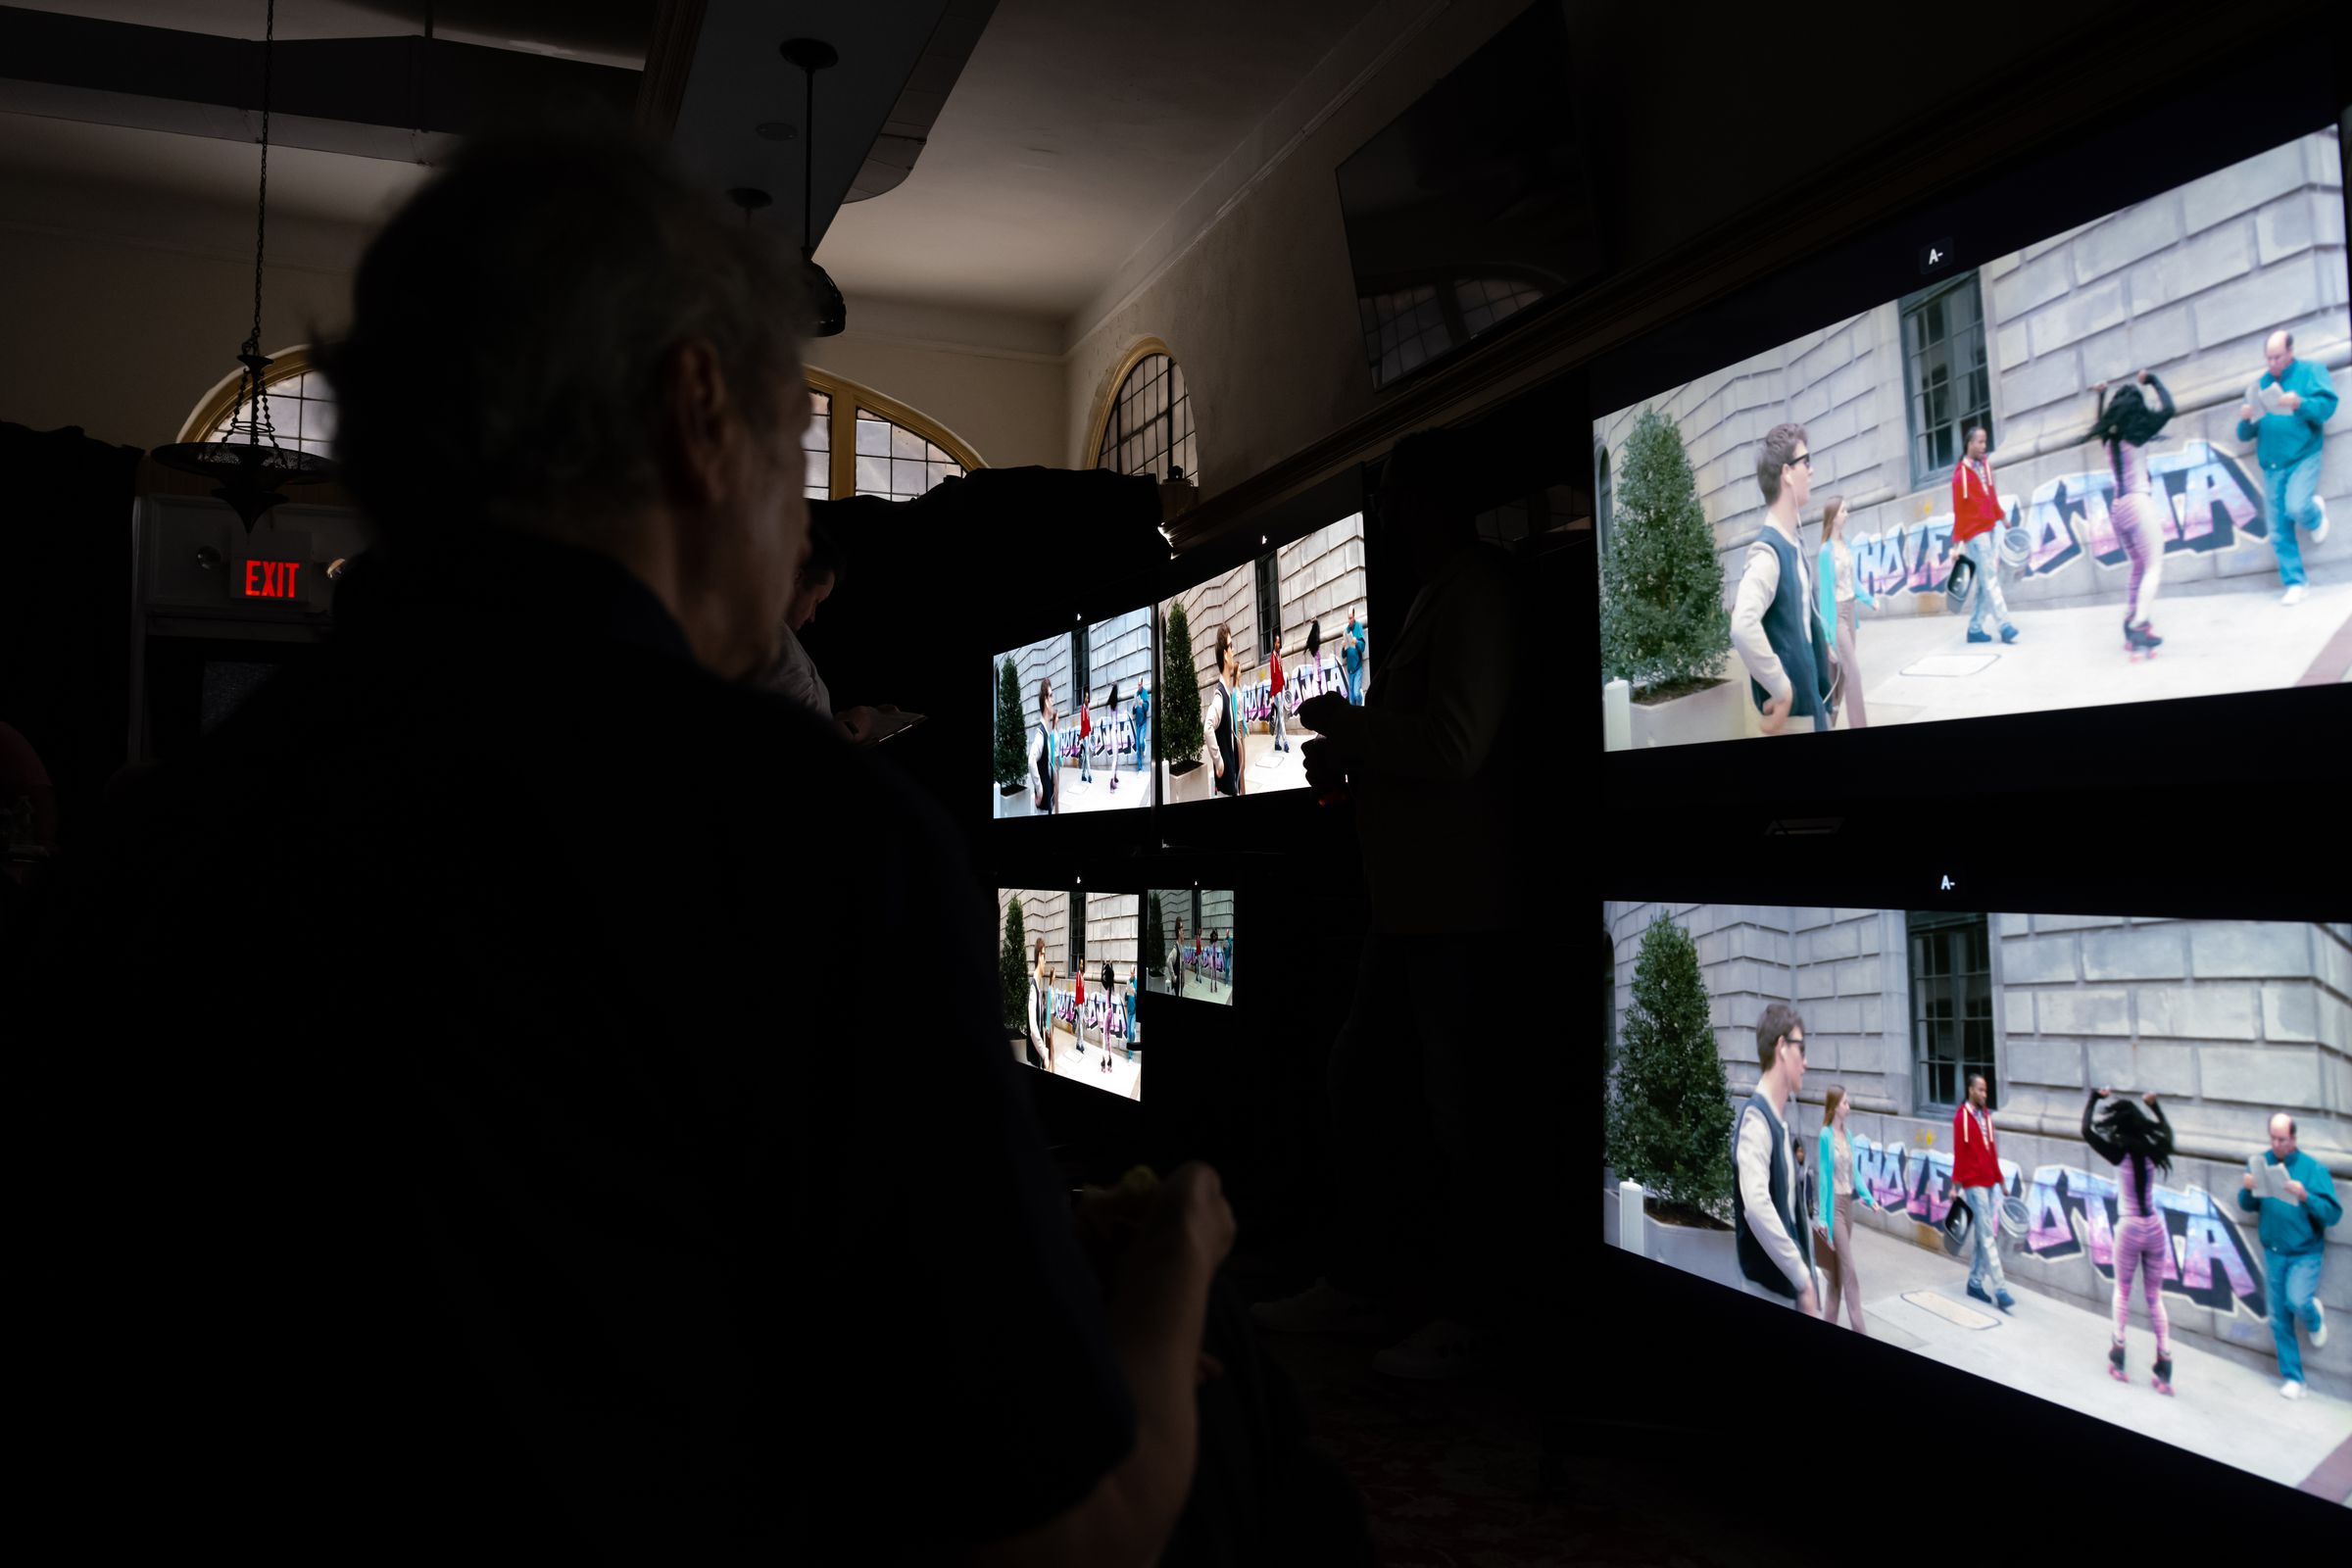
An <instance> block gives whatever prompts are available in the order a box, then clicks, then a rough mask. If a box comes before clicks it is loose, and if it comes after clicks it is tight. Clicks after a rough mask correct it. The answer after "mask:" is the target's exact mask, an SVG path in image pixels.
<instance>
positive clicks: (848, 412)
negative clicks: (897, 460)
mask: <svg viewBox="0 0 2352 1568" xmlns="http://www.w3.org/2000/svg"><path fill="white" fill-rule="evenodd" d="M831 417H832V420H833V444H832V451H831V452H829V453H828V454H827V457H828V458H829V459H830V460H831V461H830V462H829V463H828V464H827V465H826V467H827V470H828V471H827V473H826V483H827V485H828V487H829V488H830V489H831V491H832V493H833V499H834V500H836V501H846V500H848V499H849V498H850V497H851V496H854V495H856V494H857V493H858V400H857V399H856V398H854V397H851V396H849V395H848V394H847V393H846V392H835V393H834V394H833V410H832V415H831Z"/></svg>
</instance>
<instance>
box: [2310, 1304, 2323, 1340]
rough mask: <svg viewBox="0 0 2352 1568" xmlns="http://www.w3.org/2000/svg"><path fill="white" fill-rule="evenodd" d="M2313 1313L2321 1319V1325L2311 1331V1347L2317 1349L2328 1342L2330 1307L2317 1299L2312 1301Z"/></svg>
mask: <svg viewBox="0 0 2352 1568" xmlns="http://www.w3.org/2000/svg"><path fill="white" fill-rule="evenodd" d="M2311 1315H2312V1316H2313V1317H2316V1318H2318V1319H2319V1320H2320V1326H2319V1327H2318V1328H2316V1329H2313V1330H2312V1331H2311V1348H2313V1349H2315V1350H2316V1349H2318V1348H2320V1347H2321V1346H2323V1345H2326V1344H2327V1308H2326V1307H2324V1306H2322V1305H2321V1304H2320V1303H2319V1302H2318V1301H2316V1300H2315V1301H2313V1302H2312V1303H2311Z"/></svg>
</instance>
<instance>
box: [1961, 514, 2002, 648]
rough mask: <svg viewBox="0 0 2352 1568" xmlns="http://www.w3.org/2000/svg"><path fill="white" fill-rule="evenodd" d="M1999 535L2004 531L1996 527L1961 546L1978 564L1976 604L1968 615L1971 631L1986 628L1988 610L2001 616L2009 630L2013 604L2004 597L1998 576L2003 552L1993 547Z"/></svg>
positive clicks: (1974, 595)
mask: <svg viewBox="0 0 2352 1568" xmlns="http://www.w3.org/2000/svg"><path fill="white" fill-rule="evenodd" d="M1999 534H2000V529H1999V528H1998V527H1995V528H1994V529H1993V530H1992V532H1991V533H1981V534H1979V535H1977V536H1976V537H1975V538H1974V539H1971V540H1970V541H1969V542H1968V543H1967V544H1965V545H1963V546H1961V548H1962V549H1964V550H1966V551H1967V552H1968V559H1969V560H1971V561H1973V562H1975V563H1976V564H1977V586H1976V591H1975V592H1974V593H1973V594H1972V595H1971V596H1970V597H1971V598H1972V599H1973V600H1974V601H1975V602H1974V604H1973V605H1971V607H1970V609H1969V612H1968V629H1969V630H1970V631H1983V630H1984V629H1985V610H1986V609H1987V608H1989V609H1990V610H1991V611H1992V613H1994V614H1995V615H1998V616H1999V617H2000V621H2001V629H2002V630H2003V631H2007V630H2008V629H2009V601H2008V600H2007V599H2005V598H2003V597H2002V595H2001V583H2000V578H1999V577H1997V576H1996V575H1994V573H1996V572H1998V571H1999V570H2000V565H2001V555H2000V552H1999V551H1998V550H1997V549H1995V548H1994V546H1993V540H1994V539H1995V538H1996V537H1998V535H1999Z"/></svg>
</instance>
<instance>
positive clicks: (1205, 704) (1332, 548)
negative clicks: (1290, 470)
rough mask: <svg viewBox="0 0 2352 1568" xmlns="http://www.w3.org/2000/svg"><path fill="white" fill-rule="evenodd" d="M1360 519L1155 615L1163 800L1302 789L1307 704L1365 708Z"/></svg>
mask: <svg viewBox="0 0 2352 1568" xmlns="http://www.w3.org/2000/svg"><path fill="white" fill-rule="evenodd" d="M1369 609H1370V607H1369V603H1368V601H1366V599H1365V597H1364V518H1363V515H1362V514H1361V513H1353V514H1350V515H1348V516H1345V517H1342V518H1340V519H1339V520H1338V521H1336V522H1332V523H1328V524H1326V525H1325V526H1323V527H1320V528H1317V529H1315V530H1313V531H1312V532H1310V533H1308V534H1307V535H1305V536H1304V537H1303V538H1299V539H1294V540H1292V541H1291V542H1290V543H1288V544H1284V545H1278V546H1276V547H1274V548H1273V549H1271V550H1268V551H1267V552H1266V553H1265V554H1263V555H1261V556H1259V557H1258V558H1257V559H1256V560H1254V561H1252V562H1250V563H1249V564H1246V565H1240V566H1236V567H1234V568H1233V569H1232V570H1230V571H1224V572H1219V573H1218V574H1217V575H1215V576H1213V577H1210V578H1208V579H1206V580H1205V581H1202V582H1199V583H1196V584H1194V585H1193V586H1192V587H1191V588H1188V589H1186V590H1185V591H1184V592H1182V593H1180V594H1178V595H1176V596H1175V597H1174V598H1172V599H1168V600H1165V601H1163V602H1162V603H1161V605H1160V607H1159V615H1160V627H1159V631H1160V671H1161V680H1160V683H1159V695H1158V697H1157V698H1155V700H1154V711H1153V723H1154V724H1155V725H1156V726H1157V728H1158V738H1157V740H1156V742H1155V743H1154V744H1153V746H1152V752H1153V755H1154V756H1155V757H1156V759H1157V760H1158V770H1159V779H1160V790H1161V799H1162V800H1164V801H1167V802H1168V803H1170V804H1172V805H1174V804H1182V803H1186V802H1192V801H1212V800H1238V799H1240V798H1242V797H1244V796H1248V795H1260V794H1265V793H1268V792H1270V791H1275V790H1296V789H1304V788H1305V787H1306V765H1305V763H1303V762H1301V761H1300V760H1299V748H1300V747H1301V746H1303V745H1304V744H1305V743H1306V742H1307V741H1310V740H1312V739H1314V736H1313V734H1312V732H1310V731H1308V730H1307V729H1306V728H1305V727H1304V726H1303V725H1301V724H1300V723H1299V707H1300V705H1301V704H1303V703H1305V702H1306V701H1307V700H1308V699H1309V698H1312V697H1316V696H1320V695H1323V694H1325V693H1331V694H1336V695H1338V696H1341V697H1343V698H1345V699H1346V700H1347V701H1348V702H1350V703H1356V704H1359V705H1360V704H1361V703H1362V702H1363V697H1364V690H1365V688H1366V687H1367V686H1369V685H1370V684H1371V681H1372V644H1371V622H1370V620H1369V619H1368V618H1367V616H1368V613H1369Z"/></svg>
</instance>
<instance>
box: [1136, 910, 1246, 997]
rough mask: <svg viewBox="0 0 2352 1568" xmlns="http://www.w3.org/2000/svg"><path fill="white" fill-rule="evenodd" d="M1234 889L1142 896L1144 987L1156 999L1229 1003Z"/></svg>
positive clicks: (1231, 978)
mask: <svg viewBox="0 0 2352 1568" xmlns="http://www.w3.org/2000/svg"><path fill="white" fill-rule="evenodd" d="M1233 902H1234V901H1233V890H1232V889H1231V888H1165V889H1161V890H1158V891H1156V892H1152V893H1148V894H1146V895H1145V896H1144V984H1145V986H1146V987H1147V988H1148V989H1149V990H1151V991H1153V992H1155V993H1157V994H1159V995H1161V996H1167V997H1175V998H1178V999H1180V1000H1182V999H1189V1000H1191V1001H1194V1002H1217V1003H1224V1004H1227V1005H1230V1004H1231V1003H1232V1001H1233Z"/></svg>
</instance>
